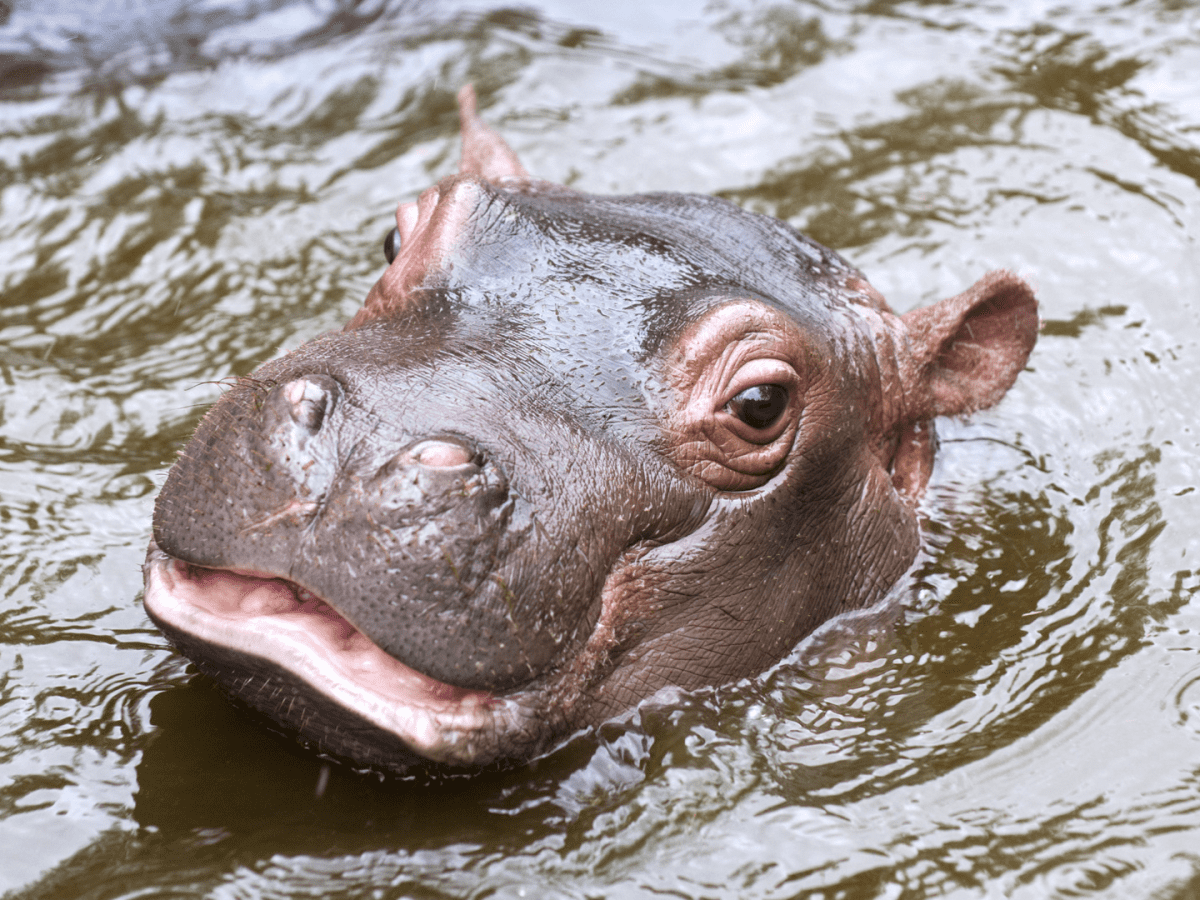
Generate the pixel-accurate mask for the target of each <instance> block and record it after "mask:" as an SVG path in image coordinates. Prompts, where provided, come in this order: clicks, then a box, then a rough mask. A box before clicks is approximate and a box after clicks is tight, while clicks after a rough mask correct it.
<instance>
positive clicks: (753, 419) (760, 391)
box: [725, 384, 788, 431]
mask: <svg viewBox="0 0 1200 900" xmlns="http://www.w3.org/2000/svg"><path fill="white" fill-rule="evenodd" d="M787 404H788V392H787V388H785V387H783V386H781V385H778V384H756V385H754V386H753V387H748V388H746V389H745V390H744V391H742V392H741V393H740V394H738V395H737V396H735V397H734V398H733V399H731V400H730V401H729V402H728V403H727V404H725V409H726V411H727V412H728V413H729V414H730V415H732V416H736V417H737V418H739V419H741V420H742V421H743V422H745V423H746V424H747V425H749V426H750V427H751V428H753V429H755V430H756V431H761V430H762V429H765V428H770V427H771V426H772V425H774V424H775V423H776V422H778V421H779V417H780V416H781V415H783V413H784V410H786V409H787Z"/></svg>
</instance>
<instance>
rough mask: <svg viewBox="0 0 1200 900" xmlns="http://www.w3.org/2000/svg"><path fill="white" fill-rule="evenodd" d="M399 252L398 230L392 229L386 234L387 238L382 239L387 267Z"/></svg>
mask: <svg viewBox="0 0 1200 900" xmlns="http://www.w3.org/2000/svg"><path fill="white" fill-rule="evenodd" d="M399 252H400V229H399V228H393V229H392V230H391V231H389V232H388V233H387V237H385V238H384V239H383V255H384V256H386V257H387V261H388V265H391V264H392V261H393V260H394V259H395V258H396V254H397V253H399Z"/></svg>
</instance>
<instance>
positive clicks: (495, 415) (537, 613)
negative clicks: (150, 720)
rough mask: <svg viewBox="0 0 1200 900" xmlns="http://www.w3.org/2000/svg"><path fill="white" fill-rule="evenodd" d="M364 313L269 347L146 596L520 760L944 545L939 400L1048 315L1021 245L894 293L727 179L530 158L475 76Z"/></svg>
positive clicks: (400, 728) (391, 715) (372, 711)
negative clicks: (580, 180) (1014, 252)
mask: <svg viewBox="0 0 1200 900" xmlns="http://www.w3.org/2000/svg"><path fill="white" fill-rule="evenodd" d="M459 113H460V119H461V130H462V162H461V165H460V168H459V171H458V173H457V174H455V175H451V176H448V177H446V178H444V179H442V180H441V181H439V182H438V183H437V184H436V185H435V186H433V187H431V188H428V189H427V190H425V191H424V193H422V194H420V196H419V198H418V199H417V200H416V201H415V202H408V203H402V204H400V206H399V208H398V210H397V212H396V224H395V227H394V228H393V229H391V231H390V232H389V233H388V235H387V238H386V240H385V242H384V252H385V256H386V259H387V262H388V266H387V268H386V270H385V271H384V272H383V275H382V277H381V278H380V279H379V281H378V283H376V284H375V286H374V287H373V288H372V289H371V291H370V293H369V294H368V296H367V297H366V300H365V302H364V304H363V306H362V308H361V310H359V312H358V313H357V314H356V315H355V316H354V317H353V318H352V319H351V320H350V322H349V323H348V324H347V325H346V326H345V328H344V329H343V330H341V331H338V332H333V333H329V334H325V335H322V336H319V337H317V338H315V339H314V340H312V341H310V342H308V343H306V344H303V345H302V346H300V347H299V348H298V349H296V350H293V351H292V352H289V353H287V354H285V355H283V356H281V357H279V358H277V359H274V360H271V361H269V362H267V363H265V364H264V365H262V366H261V367H259V368H258V369H256V370H255V371H254V372H253V373H252V374H251V375H249V376H246V377H243V378H241V379H239V380H237V381H236V383H235V384H233V385H232V386H231V387H230V388H229V389H228V390H227V391H226V392H225V393H224V394H223V396H222V397H221V398H220V399H219V400H218V401H217V402H216V404H215V405H214V406H213V407H212V408H211V409H210V410H209V411H208V413H207V414H206V416H205V417H204V418H203V420H202V421H201V422H200V424H199V426H198V427H197V429H196V432H195V435H194V436H193V437H192V438H191V441H190V443H188V444H187V445H186V446H185V447H184V449H183V450H182V452H181V454H180V456H179V459H178V461H177V462H176V463H175V465H174V467H173V468H172V469H171V470H170V472H169V474H168V476H167V479H166V482H165V483H164V485H163V487H162V490H161V493H160V494H159V496H158V499H157V502H156V506H155V510H154V525H153V538H152V540H151V542H150V546H149V550H148V553H147V558H146V563H145V594H144V602H145V607H146V610H147V612H148V614H149V616H150V617H151V619H152V620H153V621H154V622H155V624H156V625H157V626H158V627H159V628H160V629H161V630H162V631H163V632H164V633H165V634H166V636H167V637H168V639H169V640H170V641H171V643H172V644H173V645H174V646H175V647H176V648H177V649H178V650H179V651H180V652H181V653H183V654H184V655H185V656H187V657H188V658H190V659H191V660H192V661H193V662H194V663H195V665H196V666H197V667H198V668H199V669H200V670H201V671H202V672H203V673H206V674H207V675H209V676H211V677H212V678H213V679H215V680H216V682H218V683H219V684H220V685H221V686H222V687H223V688H224V690H225V691H226V692H228V693H229V694H230V695H232V696H233V697H234V698H236V699H237V700H239V701H241V702H243V703H244V704H246V705H248V706H249V707H251V708H253V709H255V710H257V711H259V712H260V713H262V714H264V715H265V716H266V718H267V719H268V720H269V721H271V722H273V723H274V725H275V727H277V728H280V729H282V730H284V731H286V732H288V733H290V734H293V735H295V736H297V737H298V738H299V739H300V740H301V741H302V742H303V743H305V744H306V745H307V746H309V747H311V748H315V749H316V750H317V751H318V752H319V753H321V754H324V755H325V756H326V757H332V758H335V759H339V760H344V761H347V762H349V763H350V764H351V765H353V766H356V767H359V768H362V769H367V770H372V771H375V772H380V773H390V774H397V775H403V774H404V773H411V772H412V771H413V770H414V767H432V768H433V769H435V770H436V769H442V768H444V769H447V770H449V771H452V772H456V771H475V770H479V769H481V768H488V767H495V766H504V765H512V764H520V763H521V762H523V761H528V760H530V759H532V758H534V757H536V756H537V755H539V754H542V753H544V752H546V751H547V750H548V749H550V748H552V747H553V746H555V745H556V744H557V743H559V742H561V741H563V740H565V739H567V738H568V737H570V736H571V735H572V734H574V733H576V732H578V731H580V730H582V729H586V728H589V727H593V726H596V725H598V724H599V723H602V722H604V721H607V720H610V719H612V718H614V717H618V716H620V715H622V714H624V713H626V712H627V711H629V710H631V709H634V708H635V707H636V706H637V705H638V704H639V703H640V702H642V701H644V700H646V699H647V698H651V697H653V696H656V695H657V696H659V697H662V696H663V695H669V694H671V693H672V692H675V691H694V690H698V689H702V688H705V687H710V686H717V685H722V684H726V683H730V682H733V681H736V680H738V679H742V678H746V677H751V676H754V675H756V674H759V673H761V672H763V671H764V670H765V669H767V668H769V667H770V666H772V665H773V664H775V663H777V662H778V661H779V660H780V659H782V658H783V657H784V656H785V655H786V654H787V653H788V652H789V651H791V650H792V649H793V648H794V647H795V646H796V645H797V643H798V642H799V641H800V640H801V639H802V638H803V637H804V636H805V635H807V634H809V633H810V632H811V631H812V630H813V629H814V628H816V627H817V626H818V625H820V624H821V623H822V622H825V621H826V620H828V619H829V618H831V617H832V616H836V615H838V614H839V613H843V612H846V611H849V610H858V609H863V608H865V607H868V606H870V605H872V604H876V603H878V602H879V601H880V600H881V599H882V598H884V596H885V595H887V594H888V593H889V591H891V590H892V589H893V587H894V586H895V585H896V584H897V583H898V582H899V581H900V580H901V579H902V578H903V576H904V575H905V573H906V572H907V571H908V570H909V569H910V568H911V566H912V563H913V561H914V559H915V557H916V554H917V551H918V549H919V542H920V534H919V523H918V514H917V504H918V501H919V498H920V496H921V493H922V491H923V489H924V487H925V485H926V482H927V480H928V478H929V475H930V471H931V467H932V464H933V458H934V452H935V444H936V440H935V432H934V427H933V420H934V419H935V418H936V417H938V416H961V415H965V414H967V413H971V412H973V411H975V410H979V409H982V408H984V407H987V406H990V405H992V404H994V403H996V402H997V401H998V400H999V399H1000V398H1001V397H1002V396H1003V395H1004V393H1005V392H1006V391H1007V390H1008V389H1009V387H1011V386H1012V384H1013V383H1014V381H1015V379H1016V377H1017V375H1018V373H1019V372H1020V371H1021V370H1022V369H1023V368H1024V366H1025V364H1026V361H1027V359H1028V356H1029V354H1030V352H1031V350H1032V348H1033V345H1034V342H1035V340H1036V338H1037V330H1038V312H1037V301H1036V299H1035V297H1034V294H1033V291H1032V290H1031V289H1030V287H1029V286H1028V284H1026V282H1025V281H1023V280H1022V279H1021V278H1019V277H1017V276H1016V275H1014V274H1011V273H1008V272H1002V271H998V272H991V273H989V274H986V275H984V276H983V277H982V278H981V279H980V280H979V281H978V282H977V283H976V284H974V285H973V286H972V287H970V288H968V289H967V290H966V291H964V292H963V293H961V294H959V295H957V296H955V297H951V298H949V299H946V300H943V301H941V302H938V303H936V304H934V305H932V306H929V307H926V308H921V309H916V310H913V311H912V312H909V313H907V314H905V315H902V316H898V315H896V314H895V313H894V312H893V311H892V310H891V308H890V307H889V305H888V304H887V302H885V300H884V298H883V297H882V296H881V295H880V293H879V292H878V291H876V290H875V289H874V288H873V287H872V286H871V285H870V284H869V283H868V282H867V280H866V279H865V278H864V276H863V275H862V274H861V273H860V272H859V271H858V270H857V269H855V268H854V267H853V266H852V265H850V264H849V263H848V262H847V261H846V260H844V259H843V258H842V257H841V256H839V255H838V254H837V253H835V252H833V251H831V250H828V249H826V248H825V247H823V246H821V245H820V244H818V243H816V242H814V241H812V240H810V239H808V238H806V237H805V236H803V235H802V234H800V233H798V232H797V231H796V230H794V229H793V228H792V227H790V226H789V225H788V224H786V223H784V222H781V221H779V220H777V219H774V218H771V217H769V216H765V215H760V214H757V213H753V212H750V211H747V210H744V209H742V208H740V207H738V206H736V205H734V204H732V203H729V202H727V201H725V200H722V199H718V198H714V197H709V196H699V195H689V194H676V193H649V194H638V195H633V196H612V197H609V196H595V195H591V194H587V193H583V192H580V191H577V190H573V189H569V188H567V187H563V186H560V185H556V184H552V183H548V182H545V181H541V180H538V179H536V178H533V177H531V176H530V175H529V174H528V173H527V172H526V170H525V168H524V167H523V166H522V165H521V163H520V161H519V160H518V158H517V156H516V155H515V153H514V152H513V151H512V150H511V149H510V148H509V147H508V146H507V144H505V142H504V141H503V139H502V138H501V137H500V136H499V135H498V134H497V133H496V132H495V131H493V130H492V129H490V128H489V127H488V126H487V125H485V124H484V123H483V122H482V121H481V120H480V118H479V116H478V114H477V112H476V98H475V95H474V93H473V91H472V90H471V89H470V88H469V87H468V88H464V89H463V91H462V92H460V94H459Z"/></svg>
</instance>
